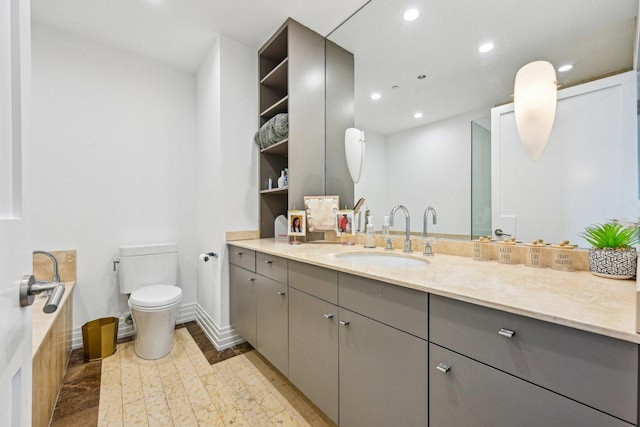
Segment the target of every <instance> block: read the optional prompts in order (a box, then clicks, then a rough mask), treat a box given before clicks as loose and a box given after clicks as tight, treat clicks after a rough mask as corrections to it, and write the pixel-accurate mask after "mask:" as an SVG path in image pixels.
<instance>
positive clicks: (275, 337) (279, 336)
mask: <svg viewBox="0 0 640 427" xmlns="http://www.w3.org/2000/svg"><path fill="white" fill-rule="evenodd" d="M255 287H256V296H257V303H256V304H257V307H258V309H257V341H258V343H257V345H256V346H255V347H256V349H257V350H258V351H259V352H260V353H261V354H262V355H263V356H264V357H266V358H267V360H269V362H271V363H273V365H274V366H275V367H276V368H278V370H279V371H280V372H282V373H283V374H284V375H285V376H288V375H289V370H288V367H289V313H288V311H289V296H288V292H287V291H288V289H287V285H284V284H282V283H279V282H276V281H275V280H272V279H269V278H267V277H264V276H260V275H257V276H256V281H255Z"/></svg>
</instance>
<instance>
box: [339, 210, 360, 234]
mask: <svg viewBox="0 0 640 427" xmlns="http://www.w3.org/2000/svg"><path fill="white" fill-rule="evenodd" d="M335 218H336V220H335V221H336V223H335V230H336V235H337V236H355V234H356V228H355V225H354V223H353V218H354V212H353V210H352V209H344V210H341V211H338V212H337V213H336V216H335Z"/></svg>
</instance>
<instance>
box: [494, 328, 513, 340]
mask: <svg viewBox="0 0 640 427" xmlns="http://www.w3.org/2000/svg"><path fill="white" fill-rule="evenodd" d="M498 334H500V335H502V336H503V337H507V338H513V336H514V335H515V334H516V331H512V330H510V329H505V328H500V330H498Z"/></svg>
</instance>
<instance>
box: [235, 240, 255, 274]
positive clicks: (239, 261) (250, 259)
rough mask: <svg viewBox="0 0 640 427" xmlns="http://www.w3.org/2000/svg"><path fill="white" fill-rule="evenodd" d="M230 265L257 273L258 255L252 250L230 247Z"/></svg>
mask: <svg viewBox="0 0 640 427" xmlns="http://www.w3.org/2000/svg"><path fill="white" fill-rule="evenodd" d="M229 263H231V264H233V265H237V266H238V267H242V268H244V269H247V270H249V271H256V253H255V251H252V250H250V249H244V248H239V247H237V246H231V245H229Z"/></svg>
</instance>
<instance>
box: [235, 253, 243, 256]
mask: <svg viewBox="0 0 640 427" xmlns="http://www.w3.org/2000/svg"><path fill="white" fill-rule="evenodd" d="M236 255H238V256H242V255H244V252H236Z"/></svg>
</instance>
